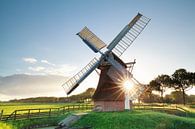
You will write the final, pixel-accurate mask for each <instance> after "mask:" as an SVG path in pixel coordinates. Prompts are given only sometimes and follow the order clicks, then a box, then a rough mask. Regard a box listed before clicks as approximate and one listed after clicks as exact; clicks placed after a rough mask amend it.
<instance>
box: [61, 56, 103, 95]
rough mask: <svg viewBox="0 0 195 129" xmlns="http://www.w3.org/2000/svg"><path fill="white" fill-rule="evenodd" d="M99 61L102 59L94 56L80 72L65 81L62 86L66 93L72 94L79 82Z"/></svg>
mask: <svg viewBox="0 0 195 129" xmlns="http://www.w3.org/2000/svg"><path fill="white" fill-rule="evenodd" d="M99 62H100V61H99V60H98V59H96V58H94V59H93V60H91V61H90V62H89V64H87V65H86V66H85V67H84V68H83V69H82V70H81V71H80V72H78V73H77V74H76V75H75V76H73V77H72V78H70V79H69V80H68V81H67V82H65V83H64V84H63V85H62V86H63V88H64V90H65V92H66V94H70V93H71V92H72V91H73V90H74V89H76V88H77V87H78V86H79V84H80V83H81V82H82V81H83V80H84V79H85V78H86V77H87V76H88V75H89V74H90V73H92V72H93V70H95V69H96V68H97V67H98V65H99Z"/></svg>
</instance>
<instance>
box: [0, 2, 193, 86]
mask: <svg viewBox="0 0 195 129" xmlns="http://www.w3.org/2000/svg"><path fill="white" fill-rule="evenodd" d="M194 7H195V2H194V1H193V0H188V1H185V0H171V1H170V0H161V1H156V0H147V1H144V0H128V1H127V0H113V1H112V0H107V1H106V0H80V1H78V0H69V1H68V0H58V1H56V0H28V1H27V0H17V1H16V0H0V19H1V20H0V76H8V75H12V74H19V73H28V74H58V75H64V76H69V75H71V74H73V73H75V72H77V71H78V70H79V69H81V68H82V67H84V66H85V65H86V64H87V63H88V62H89V61H90V60H91V59H92V58H93V57H94V56H99V55H98V54H94V53H93V51H91V50H90V49H89V48H88V47H87V46H86V45H85V44H84V43H83V42H82V41H81V40H80V38H79V37H78V36H76V33H77V32H79V31H80V30H81V29H82V28H83V27H84V26H87V27H88V28H90V29H91V30H92V31H93V32H94V33H95V34H96V35H97V36H98V37H100V38H101V39H102V40H103V41H104V42H105V43H107V44H109V43H110V42H111V41H112V39H113V38H114V37H115V36H116V35H117V34H118V33H119V32H120V31H121V29H122V28H123V27H124V26H125V25H126V24H127V23H128V22H129V21H130V20H131V19H132V18H133V17H134V16H135V15H136V14H137V13H138V12H140V13H142V14H143V15H145V16H147V17H149V18H151V19H152V20H151V22H150V23H149V25H148V26H147V27H146V29H145V30H144V31H143V32H142V34H141V35H140V36H139V37H138V38H137V39H136V40H135V42H134V43H133V45H132V46H131V47H130V48H129V49H128V50H127V51H126V52H125V53H124V54H123V56H122V57H121V58H122V59H123V60H124V61H127V62H128V61H132V60H133V59H136V60H137V64H136V65H135V68H134V76H135V77H136V78H137V79H138V80H140V81H141V82H142V83H148V82H149V81H150V80H151V79H153V78H154V77H156V76H157V75H159V74H169V75H170V74H172V73H173V72H174V71H175V70H176V69H178V68H186V69H187V70H188V71H195V52H194V50H195V35H194V34H195V26H194V23H195V15H194V12H195V8H194ZM95 76H96V75H92V76H91V77H89V79H88V80H87V82H86V84H85V83H84V84H85V85H87V83H88V84H89V83H91V82H94V81H93V78H94V77H95ZM96 78H98V77H97V76H96ZM96 81H97V79H96ZM84 84H83V85H84ZM92 85H95V83H94V84H92Z"/></svg>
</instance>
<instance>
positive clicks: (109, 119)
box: [74, 110, 195, 129]
mask: <svg viewBox="0 0 195 129" xmlns="http://www.w3.org/2000/svg"><path fill="white" fill-rule="evenodd" d="M74 126H79V127H84V126H92V127H93V129H195V119H194V118H185V117H179V116H175V115H169V114H166V113H159V112H152V111H136V110H135V111H131V112H91V113H89V114H88V115H86V116H84V117H83V118H81V119H80V120H79V121H78V122H77V123H76V124H74Z"/></svg>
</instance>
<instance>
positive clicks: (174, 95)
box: [165, 91, 187, 103]
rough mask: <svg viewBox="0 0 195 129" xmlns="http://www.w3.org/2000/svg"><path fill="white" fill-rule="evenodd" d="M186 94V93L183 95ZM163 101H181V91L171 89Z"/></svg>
mask: <svg viewBox="0 0 195 129" xmlns="http://www.w3.org/2000/svg"><path fill="white" fill-rule="evenodd" d="M185 96H187V95H185ZM165 102H167V103H182V92H181V91H173V92H171V94H170V95H166V96H165Z"/></svg>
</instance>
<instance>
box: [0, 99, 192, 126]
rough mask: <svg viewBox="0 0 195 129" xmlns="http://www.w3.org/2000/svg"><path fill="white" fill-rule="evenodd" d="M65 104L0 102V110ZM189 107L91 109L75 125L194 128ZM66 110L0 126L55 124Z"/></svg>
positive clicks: (9, 110) (6, 110)
mask: <svg viewBox="0 0 195 129" xmlns="http://www.w3.org/2000/svg"><path fill="white" fill-rule="evenodd" d="M65 105H72V103H66V104H65V103H42V104H41V103H0V110H1V109H3V110H4V113H5V114H10V113H12V112H13V111H14V110H18V109H32V108H53V107H62V106H65ZM179 106H182V105H179ZM147 107H148V106H147ZM192 107H193V106H191V108H189V106H182V108H185V109H186V110H188V111H190V114H192V115H187V116H186V115H185V114H184V115H181V116H185V117H180V116H176V115H178V114H179V113H178V112H176V111H174V110H172V109H166V108H165V109H160V108H156V109H154V107H152V108H151V107H150V106H149V107H148V109H145V110H137V109H136V110H133V111H130V112H107V113H106V112H99V113H97V112H90V113H89V115H87V116H85V117H83V118H82V119H81V120H79V121H78V122H77V123H76V124H75V125H74V126H79V127H83V126H92V127H93V129H195V110H194V108H192ZM170 111H171V112H170ZM167 113H171V114H176V115H170V114H167ZM67 114H68V113H67ZM67 114H65V115H61V116H58V117H48V118H38V119H27V120H17V121H9V122H6V123H5V122H0V129H20V128H21V127H25V126H29V125H34V124H38V125H39V124H49V125H56V124H57V123H58V122H59V121H60V120H62V119H63V118H65V117H66V116H67Z"/></svg>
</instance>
